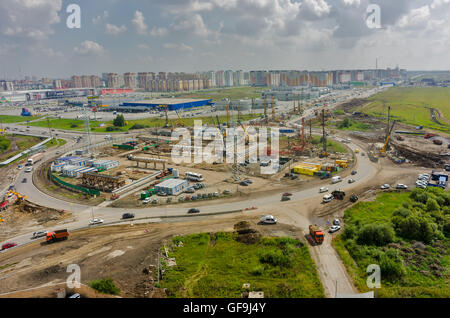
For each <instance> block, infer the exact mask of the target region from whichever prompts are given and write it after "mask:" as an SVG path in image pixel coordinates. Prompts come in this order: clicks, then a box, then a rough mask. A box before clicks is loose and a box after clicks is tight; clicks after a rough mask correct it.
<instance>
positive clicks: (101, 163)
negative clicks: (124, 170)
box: [92, 160, 119, 170]
mask: <svg viewBox="0 0 450 318" xmlns="http://www.w3.org/2000/svg"><path fill="white" fill-rule="evenodd" d="M118 166H119V161H116V160H95V161H94V162H93V163H92V167H94V168H97V169H100V168H103V169H105V170H109V169H112V168H115V167H118Z"/></svg>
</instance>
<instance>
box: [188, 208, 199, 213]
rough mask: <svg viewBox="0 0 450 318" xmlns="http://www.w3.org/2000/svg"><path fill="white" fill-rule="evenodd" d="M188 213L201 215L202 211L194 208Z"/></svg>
mask: <svg viewBox="0 0 450 318" xmlns="http://www.w3.org/2000/svg"><path fill="white" fill-rule="evenodd" d="M187 213H200V210H199V209H196V208H192V209H189V210H188V212H187Z"/></svg>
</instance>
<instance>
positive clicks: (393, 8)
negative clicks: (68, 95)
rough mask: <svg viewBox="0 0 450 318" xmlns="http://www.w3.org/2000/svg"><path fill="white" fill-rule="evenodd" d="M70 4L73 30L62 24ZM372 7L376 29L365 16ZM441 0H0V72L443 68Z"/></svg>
mask: <svg viewBox="0 0 450 318" xmlns="http://www.w3.org/2000/svg"><path fill="white" fill-rule="evenodd" d="M70 4H77V5H78V6H79V7H80V10H81V11H80V23H81V25H80V26H81V27H80V28H68V27H67V23H66V22H67V19H68V17H69V15H70V13H67V8H68V6H69V5H70ZM369 4H376V5H378V6H379V8H380V18H381V19H380V28H373V27H372V28H371V27H369V26H370V24H368V23H367V19H368V17H369V15H370V16H371V17H372V13H370V14H368V13H367V8H368V6H369ZM448 17H450V0H78V1H77V0H1V1H0V61H1V63H0V78H9V79H14V78H22V77H24V76H25V75H29V76H30V75H35V76H38V77H51V78H68V77H70V76H72V75H74V74H76V75H83V74H87V75H90V74H97V75H99V74H101V73H103V72H116V73H124V72H139V71H149V72H159V71H166V72H176V71H178V72H196V71H208V70H221V69H231V70H239V69H242V70H247V71H248V70H259V69H278V70H281V69H296V70H311V71H314V70H316V71H320V70H332V69H368V68H375V61H376V59H377V58H378V67H379V68H386V67H391V68H394V67H396V66H397V65H398V66H399V67H400V68H406V69H408V70H448V69H450V59H449V58H448V57H449V54H448V52H450V41H449V39H450V21H449V19H448Z"/></svg>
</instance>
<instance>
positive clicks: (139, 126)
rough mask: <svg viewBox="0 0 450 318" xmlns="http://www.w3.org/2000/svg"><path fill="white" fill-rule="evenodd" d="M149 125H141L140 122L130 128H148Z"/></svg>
mask: <svg viewBox="0 0 450 318" xmlns="http://www.w3.org/2000/svg"><path fill="white" fill-rule="evenodd" d="M148 127H149V126H147V125H141V124H134V125H133V126H131V127H130V130H132V129H144V128H148Z"/></svg>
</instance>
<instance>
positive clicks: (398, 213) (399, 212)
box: [392, 208, 411, 218]
mask: <svg viewBox="0 0 450 318" xmlns="http://www.w3.org/2000/svg"><path fill="white" fill-rule="evenodd" d="M410 214H411V211H410V210H408V209H405V208H398V209H397V210H395V211H394V213H393V214H392V215H393V216H402V217H404V218H406V217H407V216H409V215H410Z"/></svg>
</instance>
